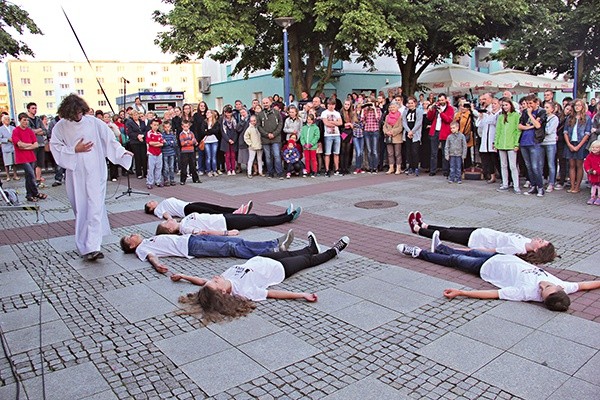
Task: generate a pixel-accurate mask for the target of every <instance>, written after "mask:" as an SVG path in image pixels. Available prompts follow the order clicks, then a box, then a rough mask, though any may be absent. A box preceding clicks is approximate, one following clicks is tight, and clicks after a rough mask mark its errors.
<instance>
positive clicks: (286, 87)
mask: <svg viewBox="0 0 600 400" xmlns="http://www.w3.org/2000/svg"><path fill="white" fill-rule="evenodd" d="M275 22H276V23H277V25H279V26H280V27H282V28H283V97H284V99H285V100H284V101H285V104H286V105H288V106H289V105H290V68H289V59H288V32H287V28H289V27H290V26H291V25H292V24H293V23H294V18H292V17H279V18H275Z"/></svg>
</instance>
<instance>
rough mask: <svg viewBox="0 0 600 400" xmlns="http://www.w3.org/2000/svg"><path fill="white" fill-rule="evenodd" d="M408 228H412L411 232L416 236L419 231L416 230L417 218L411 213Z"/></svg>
mask: <svg viewBox="0 0 600 400" xmlns="http://www.w3.org/2000/svg"><path fill="white" fill-rule="evenodd" d="M408 226H410V230H411V231H412V233H414V234H416V233H417V231H416V230H415V227H416V226H418V224H417V219H416V217H415V213H414V212H411V213H410V214H408Z"/></svg>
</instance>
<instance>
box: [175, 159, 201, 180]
mask: <svg viewBox="0 0 600 400" xmlns="http://www.w3.org/2000/svg"><path fill="white" fill-rule="evenodd" d="M188 169H189V171H190V174H191V175H192V181H194V182H198V181H200V179H199V178H198V171H196V155H195V154H194V152H193V151H191V152H185V153H184V152H182V153H181V154H180V155H179V170H180V174H179V181H180V182H182V183H184V182H185V180H186V179H187V177H188Z"/></svg>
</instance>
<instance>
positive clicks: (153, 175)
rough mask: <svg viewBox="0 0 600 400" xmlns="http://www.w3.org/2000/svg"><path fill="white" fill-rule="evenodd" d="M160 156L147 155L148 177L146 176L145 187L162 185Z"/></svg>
mask: <svg viewBox="0 0 600 400" xmlns="http://www.w3.org/2000/svg"><path fill="white" fill-rule="evenodd" d="M162 162H163V160H162V154H161V155H159V156H154V155H152V154H148V175H147V176H146V184H147V185H160V184H162Z"/></svg>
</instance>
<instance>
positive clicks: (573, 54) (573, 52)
mask: <svg viewBox="0 0 600 400" xmlns="http://www.w3.org/2000/svg"><path fill="white" fill-rule="evenodd" d="M569 54H570V55H571V57H573V64H574V65H573V69H574V71H573V98H574V99H576V98H577V85H578V83H577V77H578V75H579V62H578V61H577V60H578V59H579V57H581V55H582V54H583V50H571V51H570V52H569Z"/></svg>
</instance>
